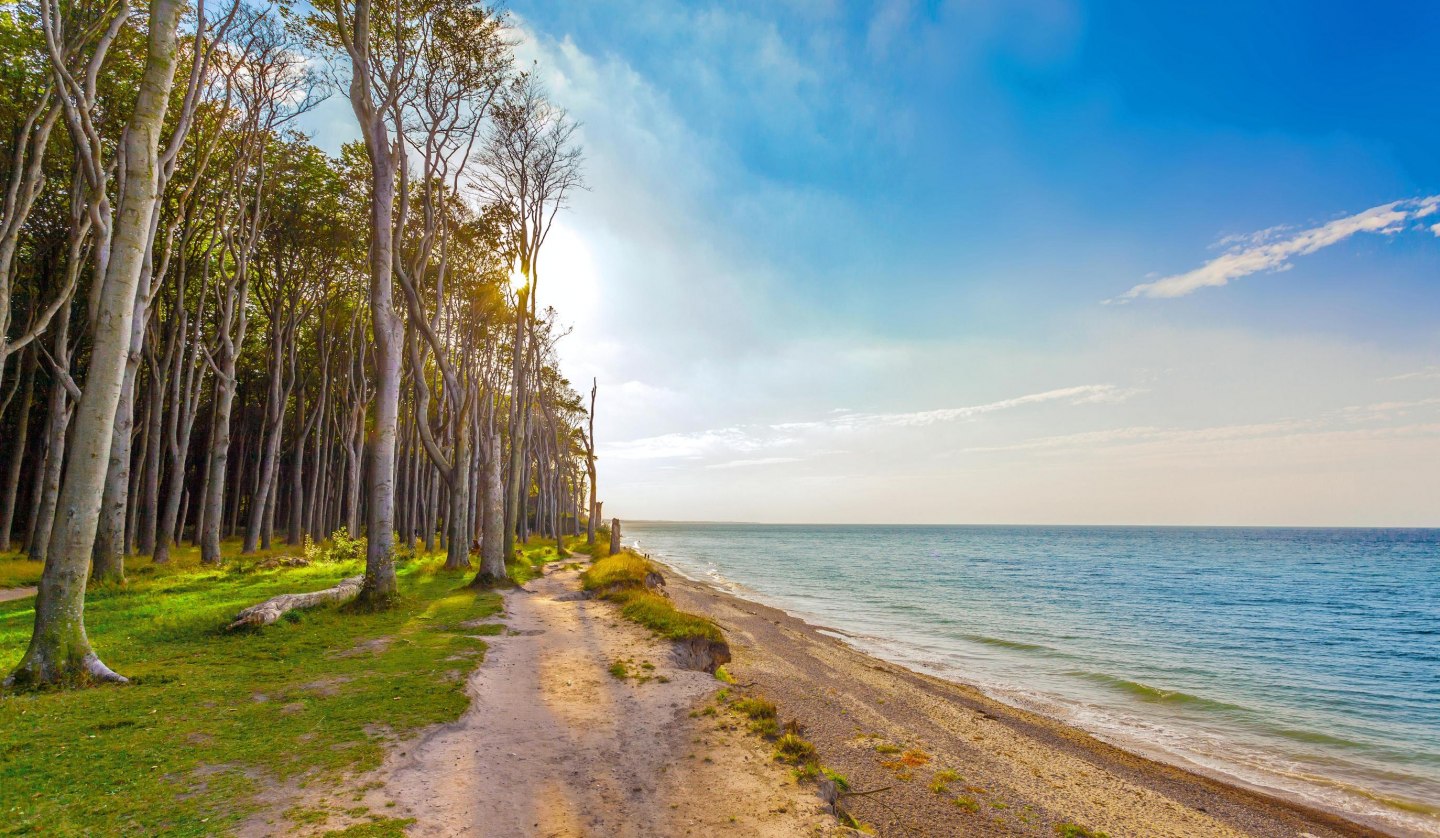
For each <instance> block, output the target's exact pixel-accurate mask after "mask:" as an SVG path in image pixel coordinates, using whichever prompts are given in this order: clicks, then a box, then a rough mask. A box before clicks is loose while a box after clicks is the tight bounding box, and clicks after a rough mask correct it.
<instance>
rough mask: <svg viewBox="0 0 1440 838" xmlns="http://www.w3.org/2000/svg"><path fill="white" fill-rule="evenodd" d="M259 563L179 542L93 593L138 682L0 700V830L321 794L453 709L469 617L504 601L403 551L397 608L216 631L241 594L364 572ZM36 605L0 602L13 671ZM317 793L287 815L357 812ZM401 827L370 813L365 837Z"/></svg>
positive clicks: (0, 647)
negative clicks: (295, 792) (281, 794)
mask: <svg viewBox="0 0 1440 838" xmlns="http://www.w3.org/2000/svg"><path fill="white" fill-rule="evenodd" d="M227 547H228V546H227ZM259 563H260V561H257V560H255V559H246V560H244V561H243V562H232V563H231V564H230V565H229V566H227V567H226V568H225V569H221V570H216V569H210V568H200V567H199V566H198V561H197V559H196V557H195V556H193V555H190V554H189V553H188V552H186V551H177V553H176V554H175V557H174V561H173V562H172V563H171V564H170V565H168V566H161V567H156V566H153V565H149V564H147V563H146V562H144V561H143V560H142V561H139V562H135V563H132V564H131V565H130V567H129V568H128V569H127V573H128V575H129V579H130V582H129V584H128V585H126V586H124V587H121V588H99V589H95V590H93V591H92V592H91V593H90V595H89V596H88V598H87V602H86V624H87V628H88V630H89V634H90V638H91V641H92V642H93V644H94V645H95V647H96V649H97V650H98V651H99V653H100V654H101V656H102V657H103V658H104V659H105V661H106V663H108V664H109V665H110V666H111V667H113V668H114V669H115V670H116V671H118V672H120V673H122V674H124V675H126V676H128V677H130V678H131V679H132V681H133V683H132V684H131V685H130V686H126V687H104V688H98V689H90V690H82V691H77V692H41V693H19V694H10V695H5V696H4V697H3V698H0V754H3V757H0V815H3V816H4V819H5V826H4V827H3V828H0V832H4V833H7V834H25V833H30V832H39V833H44V834H51V835H98V834H158V833H162V832H163V833H166V834H172V835H209V834H223V833H225V832H227V831H228V830H229V828H231V827H233V826H235V825H236V824H238V823H239V822H240V821H241V820H242V819H244V818H245V817H246V816H247V815H249V814H251V813H253V812H255V811H256V810H257V809H258V808H259V804H258V803H256V802H255V801H254V799H253V796H254V795H255V793H256V792H258V791H261V790H262V789H265V788H267V787H271V786H275V785H278V784H286V783H294V784H303V785H306V786H307V787H308V788H310V789H311V790H312V791H314V790H315V789H316V788H317V785H316V784H319V788H321V789H326V785H327V784H333V783H335V782H336V781H337V780H339V779H340V778H342V777H343V776H344V775H346V774H347V773H349V772H355V771H364V770H367V769H370V768H374V767H375V766H377V765H379V763H380V761H381V759H382V757H383V755H384V748H385V744H386V743H387V742H388V741H390V740H391V739H393V738H394V737H398V736H403V735H404V734H406V733H409V732H411V731H414V730H416V729H417V728H420V727H423V726H425V725H429V724H433V723H436V722H442V721H447V720H451V719H454V718H457V717H458V716H459V715H460V713H461V712H463V710H464V709H465V707H466V705H467V699H466V697H465V694H464V676H465V674H466V673H468V672H469V671H470V670H471V669H472V668H473V667H474V666H475V665H476V664H477V663H478V662H479V661H480V659H481V657H482V655H483V653H484V650H485V644H484V642H483V641H482V640H480V639H479V638H478V637H476V635H485V634H493V633H495V632H496V631H498V626H495V625H476V624H475V623H474V621H477V620H480V619H483V618H488V617H492V616H493V615H495V614H496V613H497V612H498V611H499V609H500V599H499V597H498V596H496V595H495V594H492V593H476V592H474V591H471V590H468V589H466V588H465V587H464V586H465V583H466V582H468V581H469V575H468V573H445V572H442V571H441V570H440V569H439V567H440V564H441V559H439V558H424V559H420V560H411V561H409V562H407V563H405V564H403V565H402V567H401V568H400V589H401V597H402V599H401V604H400V607H399V608H397V609H395V610H394V611H391V612H388V613H382V614H352V613H347V612H345V611H344V609H343V607H333V606H331V607H319V608H315V609H311V610H308V611H305V612H294V613H292V614H290V615H288V616H287V618H286V619H283V620H281V621H280V622H279V623H276V624H275V625H273V626H268V627H266V628H264V629H262V630H259V631H255V632H243V633H235V634H227V633H225V632H223V631H222V630H221V627H222V626H224V625H225V624H226V623H227V622H228V621H229V619H230V618H231V617H233V616H234V614H235V613H236V612H237V611H239V610H240V609H241V608H244V607H245V606H248V605H252V604H254V603H256V602H259V601H261V600H263V599H266V598H268V597H270V596H273V595H275V594H279V593H288V592H299V591H309V590H318V589H320V588H325V587H328V586H330V585H333V584H335V583H336V582H337V581H339V580H340V579H342V578H344V577H346V576H349V575H354V574H356V573H359V572H360V571H361V566H360V564H359V563H358V562H337V563H325V564H315V565H311V566H309V567H296V568H276V569H270V570H264V569H258V568H257V567H256V565H257V564H259ZM4 564H7V565H8V564H10V563H4ZM17 570H21V571H23V570H25V568H19V569H17ZM0 571H4V572H9V573H12V574H13V573H14V572H15V571H11V570H9V569H8V568H6V567H0ZM33 602H34V601H33V600H22V601H17V602H9V603H3V604H0V668H3V669H4V670H5V671H7V672H8V671H9V669H10V668H12V667H13V666H14V665H15V663H16V662H17V661H18V660H19V658H20V656H21V654H22V653H23V652H24V649H25V645H26V643H27V642H28V639H29V633H30V629H31V625H32V621H33V619H34V612H33ZM319 794H320V796H322V797H325V798H328V801H327V802H325V803H323V804H320V805H319V807H318V808H310V809H306V810H304V811H299V810H297V811H292V812H290V813H289V815H288V816H289V818H290V819H291V820H292V821H304V822H307V823H310V824H318V825H323V823H324V822H325V820H326V819H327V818H328V815H327V809H329V810H340V811H343V810H345V809H347V808H350V807H354V806H355V805H356V804H355V802H354V798H355V797H356V796H358V790H346V791H344V792H341V791H339V790H338V789H337V790H335V791H330V790H328V789H326V790H325V791H321V792H319ZM399 825H400V824H399V823H398V822H395V821H390V820H388V819H383V818H379V819H377V820H376V822H375V823H374V824H373V827H369V829H371V832H370V834H384V833H385V832H387V831H393V830H394V829H395V828H398V826H399ZM276 831H279V829H278V824H277V828H276ZM351 834H355V833H351Z"/></svg>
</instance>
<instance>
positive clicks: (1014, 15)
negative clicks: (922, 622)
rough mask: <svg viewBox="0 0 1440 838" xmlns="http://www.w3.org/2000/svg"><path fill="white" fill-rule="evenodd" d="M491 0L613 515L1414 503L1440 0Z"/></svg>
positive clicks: (1333, 511)
mask: <svg viewBox="0 0 1440 838" xmlns="http://www.w3.org/2000/svg"><path fill="white" fill-rule="evenodd" d="M508 8H509V9H510V14H511V16H512V22H513V24H514V26H515V37H516V40H517V42H518V47H517V51H518V54H519V56H520V60H521V62H522V63H524V64H527V65H528V64H530V63H531V62H533V63H534V66H535V68H536V70H537V72H539V73H540V74H541V76H542V77H543V78H544V79H545V82H546V84H547V86H548V88H549V90H550V92H551V95H552V97H553V98H554V99H555V101H556V102H557V103H558V104H560V105H561V106H562V107H565V108H566V109H567V110H568V111H569V113H570V114H571V115H572V116H573V117H575V118H576V119H577V120H579V121H580V122H581V123H582V126H581V129H580V136H581V141H582V142H583V145H584V148H585V156H586V164H585V166H586V178H587V182H588V189H587V190H586V191H585V192H583V193H579V194H577V195H576V196H575V197H574V199H573V201H572V202H571V206H570V207H569V209H568V210H567V211H566V212H565V213H564V215H563V216H562V217H561V220H560V222H559V226H558V227H557V230H556V233H555V235H554V237H553V239H552V241H551V242H550V243H548V244H547V245H546V250H545V251H544V252H542V254H541V257H540V275H541V277H542V278H541V281H540V289H539V294H540V302H541V304H542V305H554V306H555V307H556V308H557V310H558V311H559V312H560V316H561V319H562V320H563V321H565V322H567V323H569V324H571V325H572V326H573V332H572V334H571V335H570V336H568V337H567V338H565V339H564V341H563V342H562V343H561V346H560V351H561V356H562V359H563V363H564V371H565V373H566V375H567V376H568V377H569V378H570V379H571V380H572V382H574V383H575V384H576V386H577V389H582V390H585V391H587V392H588V390H589V383H590V381H591V379H592V377H594V378H595V379H598V382H599V398H598V406H597V411H596V414H597V417H596V428H597V437H598V438H599V443H600V446H599V447H600V454H601V458H600V463H599V467H600V497H601V499H602V500H603V501H605V504H606V505H605V514H606V515H607V516H610V515H616V516H620V517H622V518H633V519H672V520H738V521H765V522H813V523H822V522H873V523H956V524H964V523H975V524H986V523H997V524H999V523H1005V524H1176V525H1335V526H1440V479H1437V475H1440V281H1437V280H1440V85H1437V83H1436V81H1435V73H1434V60H1433V56H1434V49H1433V44H1434V41H1435V37H1436V36H1437V35H1440V5H1435V4H1426V3H1420V2H1393V3H1389V2H1387V3H1378V4H1359V3H1331V2H1321V1H1320V0H1311V2H1292V3H1266V4H1257V3H1250V2H1228V1H1227V0H1221V1H1218V2H1212V3H1199V4H1168V3H1160V4H1157V3H1153V2H1103V3H1101V2H1095V3H1092V2H1081V1H1080V0H1074V2H1071V1H1070V0H960V1H957V2H928V3H927V2H905V0H875V1H874V2H840V0H777V1H775V2H764V3H761V2H755V3H746V2H730V3H680V2H672V0H646V2H644V3H616V2H603V0H575V2H566V1H565V0H552V2H544V0H512V1H511V2H510V3H509V4H508ZM307 119H308V120H309V122H308V124H307V127H308V128H309V129H310V130H311V131H313V132H314V133H315V135H316V138H317V140H318V141H319V142H321V144H322V145H326V146H327V147H331V148H332V150H333V148H335V147H338V143H339V142H340V141H342V140H344V139H348V138H349V137H352V136H354V128H353V118H352V117H350V115H349V113H348V108H347V107H346V105H345V104H344V102H343V101H342V100H339V99H333V100H332V101H330V102H327V103H326V104H325V105H324V106H322V107H321V108H319V109H317V110H316V111H315V112H313V113H312V114H310V115H309V116H308V117H307Z"/></svg>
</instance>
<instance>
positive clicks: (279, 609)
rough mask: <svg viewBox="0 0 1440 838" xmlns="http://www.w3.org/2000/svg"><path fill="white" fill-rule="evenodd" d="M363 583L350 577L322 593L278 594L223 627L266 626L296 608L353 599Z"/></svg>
mask: <svg viewBox="0 0 1440 838" xmlns="http://www.w3.org/2000/svg"><path fill="white" fill-rule="evenodd" d="M364 581H365V577H364V576H351V577H350V578H349V579H345V580H342V581H341V582H340V584H338V585H336V586H335V587H333V588H326V589H325V590H323V591H313V592H311V593H308V594H280V595H279V596H273V597H270V598H269V599H267V600H265V601H264V602H262V603H259V604H258V605H252V606H250V607H249V608H246V609H245V610H244V611H241V612H240V613H239V614H236V615H235V622H233V623H231V624H230V625H228V626H226V627H225V630H226V631H234V630H235V629H237V628H241V627H243V626H257V627H258V626H268V625H270V624H271V623H273V622H275V621H276V620H278V619H280V618H281V617H283V616H285V613H286V612H287V611H294V610H295V609H297V608H310V607H311V606H314V605H319V604H320V603H322V602H344V601H345V600H347V599H354V598H355V595H356V594H358V593H360V584H361V583H362V582H364Z"/></svg>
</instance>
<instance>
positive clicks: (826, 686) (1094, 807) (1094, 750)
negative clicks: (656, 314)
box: [637, 522, 1435, 838]
mask: <svg viewBox="0 0 1440 838" xmlns="http://www.w3.org/2000/svg"><path fill="white" fill-rule="evenodd" d="M637 523H638V522H637ZM652 560H653V561H656V562H657V563H659V564H661V565H663V566H665V567H666V568H667V569H668V570H669V571H670V572H671V575H672V581H671V584H670V585H669V586H668V587H669V588H670V591H671V594H672V596H674V597H675V599H676V601H677V604H679V605H680V606H681V607H682V608H685V609H687V610H691V611H696V612H699V613H702V614H705V615H707V616H709V617H711V618H712V619H714V620H716V621H717V622H718V623H719V624H720V625H721V626H722V627H723V628H724V629H725V630H726V635H727V637H728V638H730V640H731V644H732V647H734V649H735V654H736V661H735V663H734V664H733V665H732V671H733V672H735V674H736V676H737V677H738V678H739V679H740V680H741V681H753V682H754V683H755V684H756V687H757V689H760V690H762V691H764V692H765V693H766V694H767V695H769V696H770V697H772V698H774V699H775V700H776V701H777V703H779V704H780V706H781V709H782V712H784V713H787V714H791V715H794V716H796V717H797V718H798V719H799V720H800V721H801V722H802V724H804V725H805V726H806V727H807V729H809V730H810V735H811V738H812V739H815V740H816V743H817V745H819V746H820V747H821V752H822V755H823V756H824V758H825V760H826V763H827V765H831V764H834V765H835V766H836V767H837V769H838V770H841V771H842V772H844V773H846V774H847V776H849V777H850V780H851V783H852V785H864V786H866V787H867V788H868V787H872V786H874V787H878V786H881V785H889V786H890V787H891V788H892V791H891V792H887V793H886V794H887V795H888V796H893V797H894V798H895V800H892V801H891V802H890V804H888V806H889V808H890V809H895V810H898V811H901V812H914V813H920V812H925V813H927V817H929V818H941V819H942V820H940V821H935V822H934V823H953V824H954V828H955V829H957V830H962V831H963V830H967V829H973V828H974V825H975V824H974V821H973V818H971V817H969V816H968V814H967V813H966V812H965V811H964V810H960V811H959V812H958V813H957V811H956V807H955V806H953V805H952V806H950V807H948V808H945V807H940V808H938V809H937V808H936V807H935V805H934V804H935V800H934V798H936V797H937V795H935V794H934V793H932V792H930V791H929V790H927V789H926V788H925V787H924V785H923V784H919V785H915V784H911V783H904V782H902V783H894V782H893V779H892V778H890V777H889V776H887V775H888V773H889V772H887V771H885V770H884V769H883V768H877V766H878V765H879V764H880V763H881V762H883V760H880V759H877V757H876V755H875V753H874V752H873V747H871V746H869V745H867V744H865V742H863V741H859V742H858V744H857V738H856V737H857V731H859V732H863V733H866V734H869V733H871V732H873V731H872V728H878V729H881V730H882V731H883V733H884V735H885V737H886V738H888V739H891V740H905V741H906V742H907V744H908V742H916V743H923V747H924V748H925V749H926V752H927V753H930V754H932V755H934V756H935V758H936V760H937V763H936V764H937V765H938V764H940V763H939V762H938V761H939V760H940V759H942V758H944V757H942V756H941V755H942V754H944V755H946V756H948V757H949V763H947V764H950V763H953V764H955V765H956V767H957V770H958V771H959V773H960V774H962V775H963V776H965V777H966V779H967V782H968V783H969V785H970V786H973V787H975V788H985V789H986V790H987V791H997V789H996V788H995V787H997V786H1003V787H1004V788H1005V791H1004V792H1003V794H1004V795H1006V796H1008V797H1009V799H1007V800H994V801H991V802H992V804H1000V805H1003V806H1004V809H1003V810H1001V811H1007V812H1008V811H1009V810H1010V809H1012V808H1013V807H1014V806H1015V805H1016V803H1015V802H1014V801H1022V802H1020V804H1019V805H1021V806H1023V807H1033V808H1034V809H1035V810H1036V811H1049V812H1052V813H1055V815H1054V816H1055V817H1059V818H1064V819H1066V821H1067V822H1070V821H1073V822H1075V823H1080V824H1083V825H1085V826H1086V827H1087V828H1092V829H1096V830H1100V831H1105V832H1110V833H1111V834H1114V835H1127V834H1130V835H1134V834H1144V835H1176V836H1181V835H1184V836H1193V835H1202V834H1203V835H1234V834H1240V835H1260V836H1272V835H1273V836H1294V835H1296V834H1298V833H1305V832H1308V833H1309V834H1310V835H1313V836H1316V837H1317V838H1322V837H1323V836H1342V835H1344V836H1354V835H1359V836H1411V835H1416V836H1423V835H1426V834H1435V833H1425V832H1419V831H1407V830H1403V829H1398V828H1397V827H1395V826H1394V825H1391V824H1389V823H1381V822H1378V821H1377V820H1372V819H1369V818H1364V819H1357V817H1356V816H1353V815H1349V814H1342V813H1339V812H1334V811H1331V810H1328V809H1322V808H1318V807H1315V806H1313V805H1311V804H1309V803H1307V802H1301V801H1299V800H1295V799H1292V798H1290V797H1288V796H1285V795H1284V794H1283V792H1277V791H1275V790H1272V789H1268V788H1261V787H1258V786H1254V785H1251V784H1248V783H1245V782H1244V781H1242V780H1239V779H1237V778H1234V777H1231V776H1228V775H1223V774H1220V773H1219V772H1211V771H1207V770H1205V769H1203V768H1200V767H1198V766H1193V765H1188V766H1182V765H1178V764H1175V763H1172V762H1169V761H1165V760H1163V759H1161V758H1160V757H1159V755H1158V754H1157V755H1154V756H1152V755H1146V754H1144V753H1140V752H1138V751H1137V750H1133V749H1130V748H1125V747H1120V746H1117V745H1112V744H1109V743H1107V742H1104V741H1102V740H1100V739H1098V738H1096V737H1095V736H1093V735H1092V734H1090V733H1088V732H1086V731H1084V730H1082V729H1080V728H1078V727H1075V726H1073V725H1070V724H1067V723H1065V722H1062V721H1059V720H1057V719H1054V718H1051V717H1049V716H1046V715H1043V714H1041V713H1038V712H1035V711H1032V710H1028V709H1023V708H1020V707H1017V706H1015V705H1013V704H1010V703H1007V702H1005V701H1002V700H1000V699H998V698H996V697H994V696H991V695H989V694H988V693H985V692H984V691H982V690H981V689H980V688H979V687H976V686H973V685H970V684H966V683H964V682H961V681H957V680H953V679H946V678H940V677H937V676H934V675H929V674H926V673H923V672H919V671H916V670H914V669H911V668H909V667H907V666H905V665H904V664H900V663H896V662H893V661H889V660H886V659H884V658H880V657H876V656H874V655H872V654H870V653H868V652H866V651H864V650H862V649H860V648H858V647H856V646H855V645H853V644H852V643H850V642H848V641H847V640H846V639H844V638H847V637H848V633H847V632H846V631H845V630H844V629H843V628H841V629H835V628H830V627H826V626H821V625H816V624H813V623H810V622H808V621H806V620H804V619H802V618H800V617H797V616H795V615H793V614H790V613H789V612H787V611H784V610H782V609H780V608H776V607H774V606H770V605H766V604H764V603H762V602H758V601H756V600H753V599H746V598H743V597H741V596H737V595H735V594H731V593H728V592H725V591H722V590H719V589H718V588H716V587H715V586H714V585H712V584H710V583H708V582H705V581H701V580H697V579H694V578H692V577H689V576H687V575H686V574H684V573H683V572H682V571H680V570H679V569H678V568H675V567H673V566H671V565H669V564H666V563H665V562H664V561H663V560H660V559H654V558H653V557H652ZM862 682H865V683H863V686H864V687H865V688H867V689H857V686H858V685H860V684H861V683H862ZM871 695H874V696H875V698H874V699H871V698H870V696H871ZM967 716H968V718H966V717H967ZM975 725H979V726H981V727H982V728H985V730H983V731H981V732H979V733H977V732H976V731H975V730H973V729H972V728H973V727H974V726H975ZM977 736H978V737H979V738H980V739H983V740H984V741H978V740H977V739H976V738H972V737H977ZM977 742H978V745H977ZM827 746H828V747H827ZM977 751H978V753H977ZM1057 760H1058V761H1060V762H1065V761H1068V760H1078V761H1079V762H1078V763H1077V764H1081V765H1088V766H1090V767H1091V768H1093V769H1094V770H1095V771H1096V772H1097V774H1096V775H1095V776H1093V777H1087V778H1086V781H1085V783H1083V784H1081V788H1080V790H1079V791H1078V793H1077V790H1076V789H1075V788H1074V783H1073V779H1074V778H1069V779H1070V780H1071V781H1072V782H1068V783H1067V782H1066V781H1065V780H1063V779H1061V780H1059V782H1060V784H1061V786H1062V788H1059V789H1057V788H1054V787H1053V785H1054V783H1055V781H1056V778H1048V777H1047V778H1044V781H1043V782H1035V780H1037V779H1040V775H1038V774H1034V775H1032V776H1027V774H1031V772H1033V771H1040V772H1044V770H1045V769H1044V768H1043V767H1036V766H1043V765H1046V764H1050V763H1054V762H1055V761H1057ZM1031 762H1034V763H1035V765H1034V766H1031V768H1030V770H1029V771H1027V770H1025V769H1024V768H1023V766H1025V765H1028V764H1029V763H1031ZM1015 763H1019V764H1020V766H1022V767H1018V768H1017V765H1016V764H1015ZM967 764H968V765H969V766H971V768H970V771H967V770H966V765H967ZM978 764H984V765H985V767H984V768H983V769H982V770H980V771H977V770H976V768H975V766H977V765H978ZM1079 770H1082V771H1083V769H1079ZM857 776H859V777H864V778H865V779H864V780H863V781H862V782H857ZM1067 776H1068V772H1067ZM867 784H868V785H867ZM998 794H1000V793H999V792H997V795H998ZM982 797H983V796H976V799H977V800H981V799H982ZM900 800H903V801H904V805H896V803H897V802H898V801H900ZM865 806H866V804H863V803H859V802H858V801H857V808H861V809H864V811H863V815H862V817H861V819H862V820H865V821H866V822H872V823H877V824H878V825H881V826H882V834H890V832H891V831H892V830H893V831H899V830H901V829H902V828H903V827H904V824H903V823H901V822H900V821H898V820H894V814H893V812H888V810H887V808H886V807H885V806H882V805H879V804H872V805H870V806H869V808H868V809H865ZM1077 809H1078V810H1079V811H1075V810H1077ZM887 818H890V819H891V821H889V824H890V826H891V830H884V829H883V826H884V825H885V824H886V823H887ZM1197 819H1198V820H1197ZM924 822H925V823H926V824H927V825H934V823H932V822H931V821H930V820H925V821H924ZM962 834H963V832H962ZM1001 834H1024V833H1023V831H1016V832H1013V833H1011V832H1006V831H1002V833H1001Z"/></svg>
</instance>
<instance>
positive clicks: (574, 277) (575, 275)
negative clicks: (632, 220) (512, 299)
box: [537, 223, 600, 322]
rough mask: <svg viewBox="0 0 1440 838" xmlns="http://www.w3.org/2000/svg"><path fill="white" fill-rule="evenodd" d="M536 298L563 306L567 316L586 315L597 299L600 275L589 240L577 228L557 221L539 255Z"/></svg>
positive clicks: (574, 317) (575, 317)
mask: <svg viewBox="0 0 1440 838" xmlns="http://www.w3.org/2000/svg"><path fill="white" fill-rule="evenodd" d="M537 273H538V275H539V283H538V286H537V287H538V292H537V293H538V294H539V299H538V300H537V302H538V303H539V304H540V305H541V306H545V305H548V304H551V303H553V304H555V305H557V306H559V307H561V308H562V310H563V311H564V314H565V318H566V319H567V320H571V321H572V322H573V321H576V320H583V319H587V318H588V317H589V316H590V315H591V314H592V313H593V312H594V311H595V309H596V307H597V305H598V304H599V302H600V276H599V271H598V270H597V269H596V267H595V259H594V256H593V255H592V253H591V249H590V246H589V244H588V243H587V242H586V241H585V239H584V237H583V236H581V235H580V234H579V233H578V232H577V231H575V230H574V229H572V228H570V227H566V226H564V225H562V224H558V223H557V224H556V225H555V227H554V229H552V230H551V231H550V235H549V236H547V237H546V239H545V245H544V247H543V248H541V251H540V259H539V270H538V271H537Z"/></svg>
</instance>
